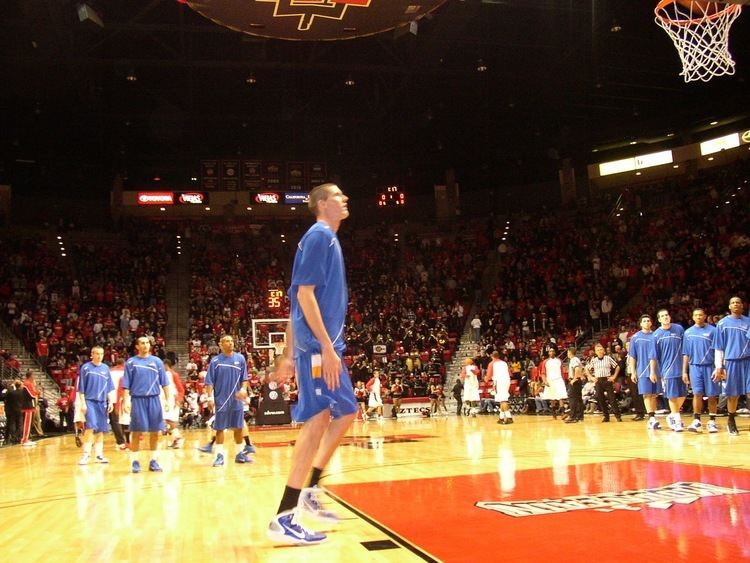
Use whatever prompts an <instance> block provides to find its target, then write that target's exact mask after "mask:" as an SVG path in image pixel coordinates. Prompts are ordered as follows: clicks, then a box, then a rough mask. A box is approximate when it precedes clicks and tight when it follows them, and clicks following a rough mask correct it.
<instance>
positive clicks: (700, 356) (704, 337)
mask: <svg viewBox="0 0 750 563" xmlns="http://www.w3.org/2000/svg"><path fill="white" fill-rule="evenodd" d="M715 335H716V327H715V326H714V325H710V324H707V325H706V326H704V327H703V328H701V327H699V326H698V325H693V326H691V327H690V328H689V329H687V330H686V331H685V335H684V336H683V338H682V355H683V356H687V357H688V362H689V363H690V364H691V365H694V366H712V365H713V364H714V336H715Z"/></svg>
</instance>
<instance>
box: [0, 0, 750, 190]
mask: <svg viewBox="0 0 750 563" xmlns="http://www.w3.org/2000/svg"><path fill="white" fill-rule="evenodd" d="M248 1H249V0H248ZM258 1H260V0H258ZM263 1H264V2H265V3H268V2H269V1H270V0H263ZM370 1H371V3H377V2H381V3H382V2H386V0H370ZM282 3H283V2H282V0H277V4H282ZM286 3H287V4H288V3H289V2H288V0H287V2H286ZM415 3H416V2H415ZM652 3H653V4H655V1H654V2H651V1H638V2H633V0H463V1H462V0H448V1H447V2H445V3H444V4H442V5H440V6H439V7H437V8H436V9H435V10H434V11H432V12H431V13H429V14H426V13H415V16H414V19H413V20H411V21H410V22H409V24H406V25H403V24H402V20H399V27H397V28H396V29H395V30H390V31H386V32H383V33H379V34H376V35H370V36H367V37H361V38H351V39H347V40H342V41H285V40H280V39H273V38H268V37H262V36H260V35H251V34H248V33H242V32H239V31H236V30H233V29H229V28H227V27H224V26H222V25H218V24H217V23H215V22H214V21H212V20H210V19H207V18H206V17H204V16H202V15H201V14H199V13H198V12H197V11H195V10H193V9H191V7H190V6H188V5H187V4H186V3H185V2H180V1H177V0H106V1H105V0H89V1H87V2H85V3H84V2H82V1H81V0H79V1H70V0H30V1H22V0H6V1H4V2H3V3H2V4H0V21H2V23H1V24H0V25H1V26H2V34H1V35H0V65H1V66H0V68H1V69H2V74H3V75H4V76H5V80H4V81H3V82H4V85H3V87H2V88H0V105H1V107H2V117H1V118H0V119H1V121H0V126H1V131H0V147H1V149H0V150H1V153H0V156H2V169H1V170H0V175H1V176H2V178H0V180H3V181H5V182H12V183H13V184H14V185H16V186H26V187H28V189H30V190H40V191H45V190H46V191H70V192H76V191H77V190H78V191H84V192H97V191H98V193H101V194H106V192H107V191H108V190H109V187H110V183H111V179H112V177H113V175H114V174H115V173H116V172H125V173H127V176H128V178H129V181H130V182H131V184H133V185H138V186H139V187H140V186H142V185H146V184H147V183H148V181H149V178H152V177H153V176H154V175H159V176H160V177H162V178H163V179H165V180H167V181H169V182H171V183H172V185H175V186H179V185H185V184H187V183H189V182H190V177H192V176H195V175H196V174H197V171H198V167H199V161H200V159H201V158H209V157H222V156H244V157H247V158H266V159H270V158H274V159H286V160H310V159H314V160H325V161H326V162H328V167H329V171H330V172H333V173H335V174H337V175H339V176H340V177H341V178H342V181H344V182H347V186H350V190H352V189H356V190H362V191H363V192H364V191H367V190H370V189H371V188H373V187H376V186H377V185H378V184H382V183H387V182H394V181H395V182H403V183H404V184H406V185H411V186H413V187H414V189H425V190H429V189H430V188H431V185H432V183H433V182H435V181H440V180H441V179H442V177H443V175H444V173H445V170H446V169H448V168H454V169H455V170H456V173H457V176H458V178H459V181H460V182H461V184H462V186H463V187H464V188H465V189H472V188H473V187H476V188H484V187H488V186H490V187H491V186H493V185H502V184H521V183H529V182H536V181H540V180H550V179H554V178H555V177H556V170H557V169H558V166H559V162H560V159H561V158H571V159H572V160H573V162H574V164H575V165H576V166H582V165H585V164H586V163H588V162H590V161H593V160H597V158H598V155H592V153H591V151H592V150H594V149H597V150H600V154H601V153H604V151H605V150H606V149H612V150H611V154H613V155H614V154H617V151H618V150H619V148H620V147H624V146H628V142H629V141H631V140H635V141H637V142H639V143H644V144H647V143H649V142H653V141H655V140H657V141H658V140H666V139H667V137H666V135H667V133H676V136H675V137H672V139H674V141H673V142H675V143H677V142H685V141H686V140H688V141H689V140H690V137H691V136H692V135H694V134H695V131H696V130H699V129H700V128H701V127H703V125H705V124H706V123H707V122H708V121H712V120H718V121H719V123H720V125H719V127H721V124H722V123H724V124H726V123H727V122H729V121H731V120H735V119H740V120H742V119H745V118H746V113H745V112H746V111H747V110H746V106H747V100H748V99H750V95H749V94H750V91H749V90H750V87H749V84H748V80H747V77H748V76H749V75H750V49H749V47H750V37H749V33H750V32H749V31H748V30H750V22H748V21H747V20H748V19H750V13H747V14H743V15H742V16H741V17H740V19H739V20H738V21H737V23H736V24H735V26H734V28H733V29H732V32H731V42H730V43H731V50H732V53H733V54H734V57H735V60H736V62H737V72H736V74H735V75H734V76H732V77H723V78H720V79H716V80H714V81H711V82H709V83H697V84H696V83H691V84H685V83H684V82H683V80H682V78H681V77H680V76H679V72H680V66H679V59H678V56H677V53H676V51H675V49H674V47H673V46H672V44H671V42H670V40H669V38H668V37H667V35H666V34H665V33H664V32H663V31H662V30H661V29H659V28H658V27H657V26H656V24H655V23H654V21H653V5H652ZM202 4H210V2H202ZM308 4H310V2H308ZM432 4H440V2H437V3H436V2H432ZM82 9H83V10H84V12H83V13H82V12H81V10H82ZM351 9H352V10H354V8H353V7H352V8H351ZM85 10H88V12H86V11H85ZM747 11H748V12H750V10H747ZM97 20H99V21H97ZM293 20H294V18H290V21H293ZM292 24H293V25H297V24H296V23H292ZM629 150H632V149H629ZM593 156H597V158H593ZM367 193H369V192H367Z"/></svg>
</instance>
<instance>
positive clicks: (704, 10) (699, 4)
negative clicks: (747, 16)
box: [674, 0, 723, 17]
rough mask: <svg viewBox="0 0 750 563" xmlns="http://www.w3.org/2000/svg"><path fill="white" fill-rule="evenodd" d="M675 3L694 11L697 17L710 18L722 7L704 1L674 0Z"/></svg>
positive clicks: (715, 3)
mask: <svg viewBox="0 0 750 563" xmlns="http://www.w3.org/2000/svg"><path fill="white" fill-rule="evenodd" d="M674 1H675V3H677V4H679V5H680V6H683V7H684V8H686V9H687V10H691V9H692V11H693V15H694V16H695V17H700V16H706V15H708V16H710V15H713V14H715V13H716V12H718V11H719V9H720V7H721V8H723V5H722V6H719V5H718V3H717V2H706V1H704V0H674Z"/></svg>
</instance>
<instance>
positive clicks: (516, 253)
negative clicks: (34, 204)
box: [0, 162, 750, 417]
mask: <svg viewBox="0 0 750 563" xmlns="http://www.w3.org/2000/svg"><path fill="white" fill-rule="evenodd" d="M748 178H750V170H748V165H747V163H746V162H745V163H740V164H738V165H737V166H736V167H734V168H725V169H722V170H721V171H719V172H715V173H712V174H710V175H705V176H702V177H697V178H692V179H690V180H689V181H688V182H687V184H686V183H677V182H667V183H663V184H660V185H658V186H654V185H650V186H647V187H641V188H633V189H630V190H627V191H626V192H624V193H623V194H622V197H620V198H619V199H618V200H617V204H616V205H614V206H613V204H612V201H611V200H610V201H604V200H601V201H593V202H591V203H590V204H588V206H587V207H586V208H584V209H575V210H573V209H562V210H559V211H544V212H543V213H539V214H530V213H527V214H518V215H514V216H512V217H500V216H497V217H491V218H489V219H488V220H487V222H483V221H476V220H458V219H457V220H456V221H455V222H454V223H453V224H451V225H449V226H444V227H441V230H439V231H437V230H435V229H434V227H429V226H427V227H418V226H415V225H408V228H406V227H407V225H402V226H401V227H404V228H405V229H404V230H403V232H399V229H398V228H397V227H395V226H393V225H390V226H387V227H383V226H382V225H379V226H376V227H369V228H368V227H359V226H357V227H356V228H353V227H351V226H350V225H348V224H347V225H344V226H343V227H342V231H341V233H340V235H341V237H340V240H341V243H342V246H343V249H344V254H345V256H346V261H347V276H348V284H349V298H350V305H349V315H350V316H349V322H348V324H347V333H346V341H347V352H346V356H345V361H346V363H347V365H348V367H349V370H350V372H351V375H352V380H353V382H354V383H355V384H356V383H357V382H366V381H369V380H370V379H371V378H372V376H373V373H374V372H375V371H376V370H377V371H378V373H379V375H380V377H381V379H382V388H383V395H384V396H386V397H387V395H388V391H389V389H391V387H392V385H393V384H394V382H395V381H396V379H397V378H398V379H399V382H400V383H399V384H400V385H402V386H403V395H404V397H409V396H428V395H432V394H434V393H432V391H433V390H434V386H435V385H441V386H442V385H444V384H445V383H446V365H447V364H448V362H450V360H451V359H452V358H453V355H454V353H455V347H456V345H457V342H458V339H459V338H460V335H461V333H462V331H463V328H464V326H465V325H466V322H467V320H470V319H467V315H468V313H469V310H470V309H471V307H472V306H473V305H474V304H475V303H479V305H480V306H479V307H478V309H477V317H476V318H475V319H473V320H472V321H471V322H472V326H473V327H474V328H475V329H476V330H475V332H474V337H475V342H476V344H477V358H476V362H477V363H478V364H479V365H480V367H484V366H485V365H486V363H487V362H488V361H489V353H490V352H491V351H492V350H495V349H497V350H501V351H503V353H504V356H505V358H506V359H507V360H508V362H509V365H510V368H511V374H512V377H513V379H514V380H515V382H516V385H515V389H514V390H515V391H516V392H517V393H520V394H522V395H528V396H529V397H534V395H535V391H536V390H535V386H536V384H535V382H534V381H533V379H534V375H536V374H538V371H539V369H538V368H539V367H540V364H541V362H542V361H543V359H544V358H545V357H546V355H547V352H548V350H549V349H550V348H554V349H555V350H557V351H558V355H561V352H563V351H564V350H565V348H567V347H568V346H575V345H579V344H580V343H581V342H583V341H584V340H585V339H586V338H588V337H590V336H591V335H592V334H594V333H596V334H597V338H598V340H599V342H601V343H602V344H604V345H605V346H606V347H608V353H610V354H613V355H616V356H618V357H621V358H624V355H625V354H626V352H625V346H626V341H627V338H628V336H629V335H630V334H632V333H633V332H634V331H635V329H636V327H635V322H636V319H637V317H638V315H639V314H640V313H641V312H642V311H647V312H651V313H655V311H656V309H657V308H658V307H662V306H666V307H668V308H669V309H670V310H671V312H672V318H673V319H674V321H675V322H679V323H682V324H683V325H684V326H686V327H687V326H688V325H689V319H690V315H691V311H692V309H693V308H694V307H696V306H701V307H704V308H705V309H706V310H707V311H708V312H709V314H710V315H713V316H715V318H718V317H720V316H723V314H725V311H726V302H727V291H742V290H743V289H744V288H746V287H747V281H748V266H750V252H748V250H749V249H750V236H748V233H749V232H750V208H749V206H748V200H749V199H750V194H749V193H748V192H750V184H748ZM678 199H679V201H680V205H679V206H675V205H674V203H673V202H674V201H676V200H678ZM307 226H308V223H307V222H300V223H297V224H286V225H283V226H281V227H279V226H278V225H269V226H266V227H261V228H260V229H257V228H256V227H254V226H249V225H241V226H240V225H228V226H223V227H221V226H220V227H217V226H215V225H214V226H211V228H208V226H204V227H205V228H203V227H199V228H197V229H195V231H194V233H193V236H192V237H191V239H190V241H189V246H190V248H189V252H190V319H189V324H190V326H189V331H190V343H189V360H188V363H187V365H186V367H185V370H184V378H185V380H186V382H187V386H188V389H187V393H186V412H190V413H193V414H194V415H197V416H200V417H203V414H204V413H203V411H202V409H201V400H200V397H201V394H202V391H201V388H202V374H203V373H204V372H205V369H206V366H207V363H208V360H209V358H210V357H211V356H212V355H213V354H216V353H218V351H219V349H218V340H219V337H220V336H221V335H222V334H224V333H229V334H231V335H233V336H234V337H235V342H237V348H238V350H239V351H241V352H243V353H245V355H246V356H247V358H248V365H249V367H250V370H251V372H252V379H251V397H255V398H256V401H257V396H258V395H259V394H260V390H261V386H262V384H263V379H264V377H265V376H266V375H267V372H268V369H269V353H268V350H267V349H262V348H257V346H255V345H254V340H253V330H252V320H253V319H262V318H265V319H268V318H284V317H286V316H288V310H289V304H288V299H287V298H282V299H280V300H278V303H274V302H272V300H269V290H273V289H280V290H282V291H283V292H284V293H286V291H287V289H288V287H289V283H290V267H291V262H292V258H293V255H294V250H295V242H296V241H297V240H298V239H299V237H300V236H301V234H302V233H303V232H304V230H305V229H306V228H307ZM66 237H67V238H69V239H71V240H69V241H68V242H67V243H66V244H67V252H66V253H67V256H66V257H63V256H61V254H60V251H59V248H58V246H57V244H56V240H55V238H54V236H53V235H51V234H50V235H49V236H47V237H46V238H45V237H39V236H22V235H4V236H3V237H2V238H1V239H0V248H1V249H2V254H3V256H4V259H3V260H2V261H1V262H0V315H2V318H3V320H4V321H5V323H6V324H7V325H8V326H10V327H11V329H12V330H13V332H14V333H15V334H16V335H17V336H18V337H19V338H20V339H21V340H22V341H23V343H24V345H25V346H26V347H27V349H28V350H29V351H30V352H32V353H33V354H34V355H35V356H36V357H37V358H38V359H39V361H40V363H41V364H42V365H43V366H44V367H45V368H46V369H47V370H48V372H49V373H50V374H51V375H52V376H53V377H54V379H55V380H56V381H57V382H58V383H59V384H60V385H61V388H65V387H67V386H69V385H70V384H71V383H72V382H73V381H74V380H75V378H76V370H77V366H78V365H79V364H80V363H81V362H82V361H86V360H88V356H89V349H90V348H91V346H93V345H94V344H99V345H102V346H103V347H104V348H105V359H106V360H107V361H108V362H114V361H115V360H116V359H117V358H124V357H127V356H128V355H129V346H130V344H131V341H132V339H133V338H134V337H136V336H141V335H147V336H149V337H150V338H151V339H152V341H153V344H154V347H153V352H154V353H155V354H157V355H160V356H164V354H165V342H164V334H165V327H166V323H167V318H166V304H165V285H166V274H167V269H168V265H169V260H170V257H171V256H172V254H173V252H174V251H173V247H174V244H173V243H174V231H173V230H170V229H167V228H164V227H162V226H151V227H142V226H141V227H138V228H133V229H128V230H126V231H125V232H124V234H122V235H120V236H119V237H117V238H114V237H109V238H106V239H105V240H99V239H97V238H96V237H90V238H86V237H85V236H81V237H78V238H76V237H75V236H72V234H71V233H66ZM488 275H489V276H491V278H492V279H494V280H496V281H494V282H491V284H490V286H489V289H488V290H485V292H484V293H482V291H481V290H480V286H481V283H480V281H481V279H482V277H483V276H488ZM479 296H482V297H483V300H482V301H481V303H480V302H478V301H477V298H478V297H479ZM274 305H278V306H274ZM283 328H284V326H283V324H280V325H279V326H278V327H276V328H275V329H274V330H278V331H280V332H282V331H283ZM265 330H268V328H266V329H265ZM258 336H260V337H261V339H263V338H265V335H256V337H258ZM591 353H592V351H591V349H589V348H586V349H584V350H582V351H581V355H584V356H588V355H590V354H591ZM5 360H6V361H5V364H6V365H8V364H12V363H13V361H14V359H13V358H11V357H7V358H5ZM284 392H286V393H287V394H288V395H289V396H290V397H292V398H293V397H294V393H295V390H294V388H293V386H290V387H289V388H288V389H285V390H284ZM622 392H623V393H625V392H626V390H625V389H623V390H622ZM482 394H483V397H484V398H487V396H488V390H487V389H486V386H485V387H483V389H482ZM539 407H540V408H542V410H543V406H542V405H539Z"/></svg>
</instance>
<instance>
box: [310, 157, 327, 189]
mask: <svg viewBox="0 0 750 563" xmlns="http://www.w3.org/2000/svg"><path fill="white" fill-rule="evenodd" d="M308 177H309V178H310V189H312V188H314V187H315V186H319V185H320V184H323V183H325V181H326V179H327V178H328V172H327V170H326V165H325V162H311V163H310V164H309V165H308Z"/></svg>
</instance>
